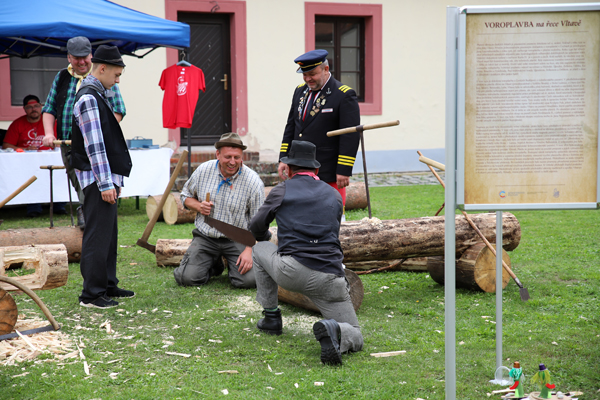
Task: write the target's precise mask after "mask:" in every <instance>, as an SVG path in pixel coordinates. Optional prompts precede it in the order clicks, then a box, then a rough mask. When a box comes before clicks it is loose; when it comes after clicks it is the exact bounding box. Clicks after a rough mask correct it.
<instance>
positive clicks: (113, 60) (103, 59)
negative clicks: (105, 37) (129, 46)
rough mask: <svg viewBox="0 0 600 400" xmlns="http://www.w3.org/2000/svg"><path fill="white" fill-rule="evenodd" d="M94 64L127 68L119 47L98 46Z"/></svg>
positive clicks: (93, 59) (93, 60) (93, 58)
mask: <svg viewBox="0 0 600 400" xmlns="http://www.w3.org/2000/svg"><path fill="white" fill-rule="evenodd" d="M92 62H93V63H97V64H110V65H117V66H119V67H124V66H125V63H124V62H123V58H122V57H121V53H119V49H118V48H117V46H105V45H102V46H98V49H96V52H95V53H94V56H93V57H92Z"/></svg>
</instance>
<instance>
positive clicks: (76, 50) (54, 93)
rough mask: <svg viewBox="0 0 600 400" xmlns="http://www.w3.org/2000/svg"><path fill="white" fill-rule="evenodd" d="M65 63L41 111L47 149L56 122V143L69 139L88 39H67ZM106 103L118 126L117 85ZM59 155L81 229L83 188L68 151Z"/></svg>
mask: <svg viewBox="0 0 600 400" xmlns="http://www.w3.org/2000/svg"><path fill="white" fill-rule="evenodd" d="M67 60H68V61H69V65H68V66H67V68H65V69H62V70H60V71H59V72H58V74H56V77H55V78H54V81H53V82H52V87H51V88H50V92H49V93H48V97H47V98H46V103H45V104H44V108H43V109H42V120H43V123H44V131H45V132H46V136H44V140H43V144H44V146H47V147H52V148H54V144H53V141H54V140H55V139H56V138H55V137H54V124H55V122H56V134H57V136H56V137H57V138H58V139H59V140H70V139H71V131H72V127H71V123H72V119H73V105H74V104H75V95H76V94H77V90H79V87H80V86H81V83H82V82H83V79H84V78H85V77H87V76H88V75H89V74H90V72H91V71H92V45H91V43H90V41H89V40H88V38H86V37H84V36H77V37H74V38H71V39H69V41H68V42H67ZM111 93H112V95H111V96H109V97H108V102H109V103H110V105H111V107H112V109H113V112H114V115H115V118H116V119H117V121H119V122H121V120H122V119H123V117H124V116H125V103H124V102H123V97H121V92H120V91H119V85H114V86H113V87H112V88H110V92H109V94H111ZM60 152H61V155H62V159H63V163H64V164H65V167H66V168H67V174H68V175H69V180H70V181H71V184H72V185H73V187H74V188H75V190H76V191H77V197H78V198H79V203H80V204H81V206H80V207H79V208H77V225H78V226H79V227H81V228H82V229H83V227H84V225H85V221H84V217H83V209H82V206H83V203H84V198H85V196H84V194H83V188H82V187H81V185H80V183H79V180H78V179H77V175H76V174H75V171H74V170H73V168H71V165H70V160H71V147H70V146H61V147H60Z"/></svg>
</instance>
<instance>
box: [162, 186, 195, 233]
mask: <svg viewBox="0 0 600 400" xmlns="http://www.w3.org/2000/svg"><path fill="white" fill-rule="evenodd" d="M162 215H163V218H164V220H165V222H166V223H167V224H168V225H175V224H190V223H194V221H195V220H196V211H192V210H188V209H187V208H185V207H184V206H183V204H182V203H181V197H180V194H179V193H177V192H171V193H170V194H169V197H167V201H165V205H164V206H163V209H162Z"/></svg>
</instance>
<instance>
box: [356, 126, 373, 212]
mask: <svg viewBox="0 0 600 400" xmlns="http://www.w3.org/2000/svg"><path fill="white" fill-rule="evenodd" d="M356 131H357V132H358V133H359V134H360V149H361V150H362V161H363V172H364V174H365V189H366V191H367V207H368V209H369V219H371V217H372V215H371V196H370V195H369V177H368V174H367V158H366V156H365V136H364V135H363V131H364V129H363V126H362V125H359V126H357V127H356Z"/></svg>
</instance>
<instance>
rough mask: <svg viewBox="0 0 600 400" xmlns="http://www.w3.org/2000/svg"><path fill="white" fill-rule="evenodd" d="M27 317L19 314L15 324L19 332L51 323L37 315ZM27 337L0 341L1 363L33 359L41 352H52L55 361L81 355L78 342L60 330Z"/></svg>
mask: <svg viewBox="0 0 600 400" xmlns="http://www.w3.org/2000/svg"><path fill="white" fill-rule="evenodd" d="M25 318H26V317H25V316H24V315H19V318H18V320H17V323H16V325H15V329H16V330H18V331H19V332H23V331H26V330H29V329H35V328H41V327H43V326H47V325H49V324H50V323H49V322H48V321H46V320H42V319H40V318H36V317H34V318H32V317H28V319H25ZM25 338H26V339H27V340H24V339H23V338H21V337H16V338H13V339H6V340H1V341H0V365H2V366H7V365H15V363H20V362H23V361H28V360H33V359H34V358H36V357H37V356H38V355H40V354H52V355H54V360H55V361H62V360H65V359H69V358H76V357H78V355H79V353H78V350H77V348H76V344H75V343H73V342H72V341H71V339H70V338H69V336H68V335H67V334H66V333H63V332H61V331H60V330H58V331H49V332H40V333H34V334H32V335H28V336H25ZM27 341H29V343H27ZM49 360H51V359H49Z"/></svg>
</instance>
